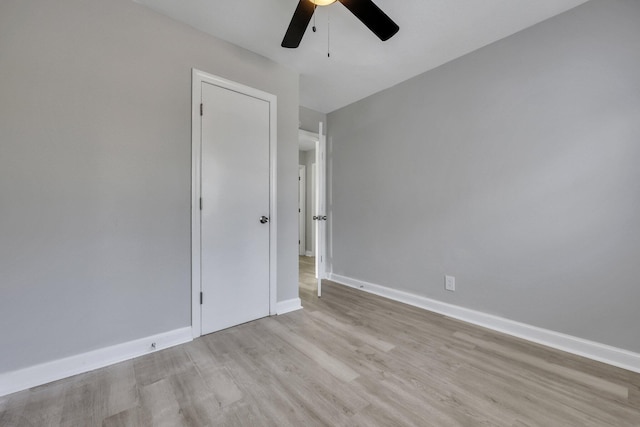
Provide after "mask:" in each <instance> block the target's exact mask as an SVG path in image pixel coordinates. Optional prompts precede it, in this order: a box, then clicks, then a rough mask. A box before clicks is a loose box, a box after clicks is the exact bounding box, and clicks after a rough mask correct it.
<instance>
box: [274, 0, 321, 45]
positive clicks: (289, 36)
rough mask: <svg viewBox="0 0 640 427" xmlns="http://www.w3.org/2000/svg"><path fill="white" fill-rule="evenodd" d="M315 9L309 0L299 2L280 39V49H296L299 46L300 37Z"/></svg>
mask: <svg viewBox="0 0 640 427" xmlns="http://www.w3.org/2000/svg"><path fill="white" fill-rule="evenodd" d="M315 8H316V5H315V4H313V3H311V2H310V1H309V0H300V2H299V3H298V7H296V11H295V12H293V17H292V18H291V23H289V28H287V32H286V34H285V35H284V39H282V47H288V48H296V47H298V46H300V42H301V41H302V36H304V32H305V31H306V30H307V26H308V25H309V21H311V17H312V16H313V11H314V10H315Z"/></svg>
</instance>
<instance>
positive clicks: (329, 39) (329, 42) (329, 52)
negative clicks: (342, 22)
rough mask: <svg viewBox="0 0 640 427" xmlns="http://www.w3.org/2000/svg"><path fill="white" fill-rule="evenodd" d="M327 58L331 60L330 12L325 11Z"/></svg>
mask: <svg viewBox="0 0 640 427" xmlns="http://www.w3.org/2000/svg"><path fill="white" fill-rule="evenodd" d="M327 58H331V10H328V11H327Z"/></svg>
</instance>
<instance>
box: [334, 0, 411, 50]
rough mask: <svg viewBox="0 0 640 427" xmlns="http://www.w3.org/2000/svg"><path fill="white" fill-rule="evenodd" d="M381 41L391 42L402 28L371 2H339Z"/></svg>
mask: <svg viewBox="0 0 640 427" xmlns="http://www.w3.org/2000/svg"><path fill="white" fill-rule="evenodd" d="M338 1H339V2H340V3H342V4H343V5H344V6H345V7H346V8H347V9H349V10H350V11H351V13H353V14H354V15H355V16H356V18H358V19H359V20H361V21H362V23H363V24H364V25H366V26H367V27H368V28H369V29H370V30H371V31H373V33H374V34H375V35H376V36H378V37H379V38H380V40H382V41H385V40H389V39H390V38H391V37H393V35H394V34H395V33H397V32H398V30H399V29H400V27H398V24H396V23H395V22H393V21H392V20H391V18H389V17H388V16H387V15H386V14H385V13H384V12H383V11H382V10H380V8H379V7H378V6H376V5H375V3H374V2H372V1H371V0H338Z"/></svg>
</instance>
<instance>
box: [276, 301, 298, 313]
mask: <svg viewBox="0 0 640 427" xmlns="http://www.w3.org/2000/svg"><path fill="white" fill-rule="evenodd" d="M301 308H302V301H301V300H300V298H292V299H288V300H285V301H278V303H277V304H276V314H278V315H280V314H285V313H290V312H292V311H296V310H300V309H301Z"/></svg>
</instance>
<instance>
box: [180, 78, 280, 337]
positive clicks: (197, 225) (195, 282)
mask: <svg viewBox="0 0 640 427" xmlns="http://www.w3.org/2000/svg"><path fill="white" fill-rule="evenodd" d="M203 83H209V84H212V85H216V86H219V87H222V88H225V89H229V90H233V91H235V92H239V93H242V94H245V95H248V96H252V97H254V98H258V99H261V100H264V101H266V102H268V103H269V128H270V135H269V167H270V170H269V314H270V315H275V314H276V312H277V310H276V301H277V290H278V287H277V282H276V280H277V277H278V276H277V265H278V258H277V256H278V252H277V231H278V230H277V223H278V221H277V200H278V199H277V188H276V183H277V181H276V178H277V168H276V167H277V162H276V160H277V141H278V139H277V132H276V130H277V111H278V109H277V97H276V96H275V95H272V94H270V93H267V92H263V91H261V90H258V89H254V88H252V87H249V86H245V85H242V84H240V83H236V82H233V81H231V80H226V79H223V78H221V77H218V76H214V75H212V74H209V73H205V72H204V71H200V70H196V69H195V68H194V69H192V84H191V332H192V336H193V337H194V338H195V337H199V336H200V335H202V323H201V306H200V289H201V250H200V249H201V230H202V223H201V211H200V197H201V196H202V189H201V183H200V177H201V172H202V171H201V159H202V151H201V136H202V128H201V119H200V100H201V99H202V92H201V91H202V89H201V87H202V84H203Z"/></svg>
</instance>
